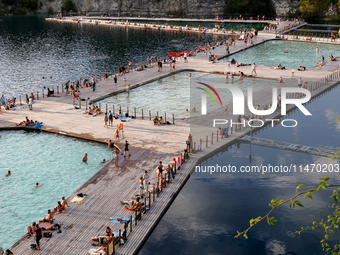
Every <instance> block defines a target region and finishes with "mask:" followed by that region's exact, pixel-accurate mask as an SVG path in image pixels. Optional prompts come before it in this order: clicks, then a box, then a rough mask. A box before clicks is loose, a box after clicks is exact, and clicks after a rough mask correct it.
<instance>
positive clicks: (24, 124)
mask: <svg viewBox="0 0 340 255" xmlns="http://www.w3.org/2000/svg"><path fill="white" fill-rule="evenodd" d="M41 125H42V122H39V121H36V120H35V121H34V120H30V119H29V118H28V117H27V116H26V119H25V120H24V121H22V122H20V123H19V124H16V126H17V127H36V128H40V127H41Z"/></svg>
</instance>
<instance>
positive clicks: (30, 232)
mask: <svg viewBox="0 0 340 255" xmlns="http://www.w3.org/2000/svg"><path fill="white" fill-rule="evenodd" d="M36 229H37V224H36V223H35V222H33V223H32V226H31V225H29V226H28V227H27V235H31V236H33V235H34V233H35V230H36Z"/></svg>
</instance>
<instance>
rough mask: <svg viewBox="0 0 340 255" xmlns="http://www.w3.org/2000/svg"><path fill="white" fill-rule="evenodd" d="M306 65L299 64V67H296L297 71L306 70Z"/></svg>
mask: <svg viewBox="0 0 340 255" xmlns="http://www.w3.org/2000/svg"><path fill="white" fill-rule="evenodd" d="M306 70H307V69H306V67H305V66H300V68H299V69H298V71H306Z"/></svg>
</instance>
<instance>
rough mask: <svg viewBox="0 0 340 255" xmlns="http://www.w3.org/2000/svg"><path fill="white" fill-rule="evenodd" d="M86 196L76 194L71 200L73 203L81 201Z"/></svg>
mask: <svg viewBox="0 0 340 255" xmlns="http://www.w3.org/2000/svg"><path fill="white" fill-rule="evenodd" d="M84 198H85V197H78V196H75V197H74V198H72V200H71V202H72V203H79V202H81V201H82V200H83V199H84Z"/></svg>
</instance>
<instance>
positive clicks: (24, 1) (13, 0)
mask: <svg viewBox="0 0 340 255" xmlns="http://www.w3.org/2000/svg"><path fill="white" fill-rule="evenodd" d="M1 2H2V3H3V4H5V5H8V6H11V7H12V8H11V9H10V13H12V14H19V15H24V14H27V13H28V12H36V11H37V10H38V7H39V4H38V0H1Z"/></svg>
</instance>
